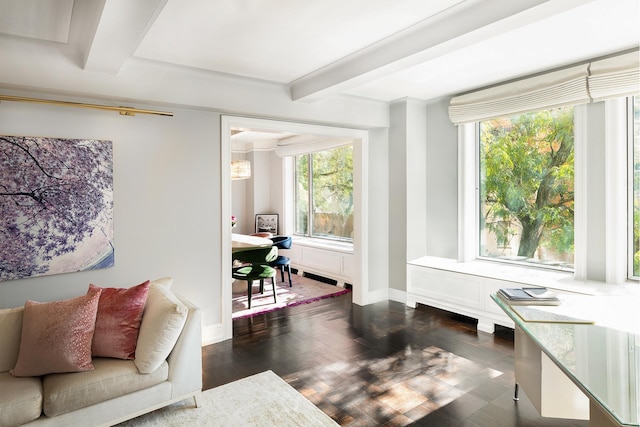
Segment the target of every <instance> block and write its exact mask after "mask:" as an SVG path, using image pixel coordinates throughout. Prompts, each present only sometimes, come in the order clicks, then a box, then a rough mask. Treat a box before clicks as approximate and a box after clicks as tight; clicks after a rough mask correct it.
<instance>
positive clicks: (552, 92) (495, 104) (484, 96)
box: [449, 52, 640, 125]
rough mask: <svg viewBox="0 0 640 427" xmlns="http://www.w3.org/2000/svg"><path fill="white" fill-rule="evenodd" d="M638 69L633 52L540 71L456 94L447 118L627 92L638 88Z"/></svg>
mask: <svg viewBox="0 0 640 427" xmlns="http://www.w3.org/2000/svg"><path fill="white" fill-rule="evenodd" d="M639 70H640V65H639V61H638V52H634V53H629V54H625V55H619V56H616V57H612V58H608V59H604V60H601V61H595V62H592V63H587V64H582V65H577V66H573V67H570V68H565V69H563V70H559V71H553V72H550V73H544V74H540V75H537V76H534V77H529V78H525V79H522V80H518V81H515V82H511V83H506V84H503V85H498V86H495V87H492V88H488V89H482V90H479V91H475V92H471V93H468V94H465V95H460V96H456V97H454V98H453V99H452V100H451V103H450V105H449V118H450V119H451V121H452V122H453V123H454V124H456V125H458V124H462V123H472V122H477V121H481V120H487V119H490V118H493V117H500V116H510V115H514V114H520V113H526V112H530V111H536V110H542V109H548V108H555V107H562V106H566V105H577V104H584V103H588V102H591V101H600V100H603V99H606V98H610V97H617V96H626V95H629V94H633V93H637V92H640V78H639V76H640V73H639Z"/></svg>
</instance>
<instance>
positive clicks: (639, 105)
mask: <svg viewBox="0 0 640 427" xmlns="http://www.w3.org/2000/svg"><path fill="white" fill-rule="evenodd" d="M632 115H633V119H632V120H633V135H632V138H633V142H632V143H633V198H632V199H633V277H635V278H638V277H640V97H638V96H634V97H633V108H632Z"/></svg>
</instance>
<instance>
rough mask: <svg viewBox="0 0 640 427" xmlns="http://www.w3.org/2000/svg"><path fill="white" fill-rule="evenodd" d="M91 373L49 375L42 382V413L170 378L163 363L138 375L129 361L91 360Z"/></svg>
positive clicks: (70, 408) (57, 411)
mask: <svg viewBox="0 0 640 427" xmlns="http://www.w3.org/2000/svg"><path fill="white" fill-rule="evenodd" d="M93 365H94V367H95V369H94V370H93V371H86V372H78V373H74V374H51V375H47V376H45V377H44V378H43V381H42V388H43V396H44V403H43V410H44V413H45V415H47V416H48V417H55V416H56V415H60V414H64V413H66V412H70V411H74V410H76V409H81V408H84V407H87V406H91V405H93V404H96V403H99V402H103V401H105V400H109V399H113V398H114V397H118V396H123V395H126V394H128V393H133V392H134V391H138V390H143V389H145V388H149V387H152V386H154V385H156V384H160V383H161V382H163V381H166V380H167V379H168V378H169V365H168V364H167V363H166V362H165V363H163V364H161V366H160V367H159V368H158V369H156V370H155V371H154V372H153V373H152V374H149V375H143V374H141V373H139V372H138V369H137V368H136V366H135V364H134V363H133V361H132V360H120V359H110V358H95V359H93Z"/></svg>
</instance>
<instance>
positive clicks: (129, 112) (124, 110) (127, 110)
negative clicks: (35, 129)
mask: <svg viewBox="0 0 640 427" xmlns="http://www.w3.org/2000/svg"><path fill="white" fill-rule="evenodd" d="M0 101H15V102H33V103H35V104H53V105H64V106H67V107H77V108H93V109H95V110H106V111H117V112H119V113H120V115H121V116H135V115H136V113H140V114H155V115H158V116H168V117H173V113H171V112H166V111H154V110H143V109H140V108H132V107H114V106H111V105H98V104H84V103H81V102H70V101H55V100H52V99H38V98H25V97H22V96H10V95H0Z"/></svg>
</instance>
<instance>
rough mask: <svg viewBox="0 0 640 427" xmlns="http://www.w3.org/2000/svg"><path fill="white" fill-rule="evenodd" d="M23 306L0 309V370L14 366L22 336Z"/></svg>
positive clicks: (3, 370)
mask: <svg viewBox="0 0 640 427" xmlns="http://www.w3.org/2000/svg"><path fill="white" fill-rule="evenodd" d="M23 313H24V306H22V307H15V308H5V309H2V310H0V349H2V350H0V372H6V371H8V370H10V369H13V367H14V366H16V361H17V360H18V352H19V351H20V337H21V336H22V315H23Z"/></svg>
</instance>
